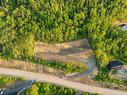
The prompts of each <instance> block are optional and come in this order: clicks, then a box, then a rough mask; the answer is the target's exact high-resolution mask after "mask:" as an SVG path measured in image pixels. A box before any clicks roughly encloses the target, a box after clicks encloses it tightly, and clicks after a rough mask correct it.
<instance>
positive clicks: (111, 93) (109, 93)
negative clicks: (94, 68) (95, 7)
mask: <svg viewBox="0 0 127 95" xmlns="http://www.w3.org/2000/svg"><path fill="white" fill-rule="evenodd" d="M0 74H8V75H14V76H22V77H26V78H28V79H30V80H36V81H40V82H50V83H54V84H57V85H60V86H64V87H68V88H73V89H76V90H79V91H87V92H90V93H99V94H104V95H127V92H125V91H118V90H112V89H107V88H101V87H94V86H89V85H86V84H82V83H77V82H72V81H69V80H65V79H60V78H57V77H54V76H50V75H46V74H38V73H33V72H28V71H22V70H16V69H5V68H1V67H0Z"/></svg>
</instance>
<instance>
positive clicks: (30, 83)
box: [0, 80, 33, 95]
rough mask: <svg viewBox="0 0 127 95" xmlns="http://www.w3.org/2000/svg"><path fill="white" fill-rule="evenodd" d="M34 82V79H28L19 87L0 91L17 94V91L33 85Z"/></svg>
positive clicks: (2, 94)
mask: <svg viewBox="0 0 127 95" xmlns="http://www.w3.org/2000/svg"><path fill="white" fill-rule="evenodd" d="M32 84H33V81H32V80H29V81H26V82H25V83H23V84H21V85H19V86H18V87H15V88H11V89H5V90H1V91H0V92H2V93H1V94H0V95H16V94H17V93H19V92H21V91H23V90H25V89H26V88H28V87H30V86H32Z"/></svg>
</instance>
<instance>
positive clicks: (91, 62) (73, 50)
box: [34, 39, 97, 79]
mask: <svg viewBox="0 0 127 95" xmlns="http://www.w3.org/2000/svg"><path fill="white" fill-rule="evenodd" d="M34 56H35V57H39V58H45V59H48V60H57V61H62V62H69V61H74V62H77V63H78V62H83V63H84V64H87V65H88V70H87V71H86V72H82V73H79V74H75V75H72V76H69V77H67V79H74V78H82V77H83V76H86V75H89V74H91V73H92V72H93V70H94V69H95V68H97V67H96V60H95V55H94V53H93V52H92V49H91V48H90V46H89V43H88V41H87V39H83V40H79V41H74V42H68V43H63V44H46V43H42V42H40V43H36V46H35V54H34Z"/></svg>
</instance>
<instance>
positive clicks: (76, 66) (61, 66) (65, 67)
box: [18, 56, 87, 74]
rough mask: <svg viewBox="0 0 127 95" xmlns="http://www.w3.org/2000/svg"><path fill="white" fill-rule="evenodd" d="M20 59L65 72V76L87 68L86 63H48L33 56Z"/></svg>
mask: <svg viewBox="0 0 127 95" xmlns="http://www.w3.org/2000/svg"><path fill="white" fill-rule="evenodd" d="M18 59H19V60H23V61H27V62H32V63H35V64H42V65H43V66H45V68H46V67H52V68H55V69H58V70H61V71H63V72H64V73H65V74H66V73H75V72H83V71H84V70H86V68H87V67H86V65H85V64H84V63H75V62H57V61H48V60H45V59H40V58H36V57H33V56H21V57H20V58H18Z"/></svg>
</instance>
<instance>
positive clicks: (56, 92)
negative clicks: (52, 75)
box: [21, 83, 75, 95]
mask: <svg viewBox="0 0 127 95" xmlns="http://www.w3.org/2000/svg"><path fill="white" fill-rule="evenodd" d="M35 93H36V94H35ZM74 94H75V90H73V89H70V88H65V87H59V86H56V85H54V84H50V83H35V84H33V85H32V87H31V88H29V89H27V90H26V91H25V92H24V93H22V94H21V95H74Z"/></svg>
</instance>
